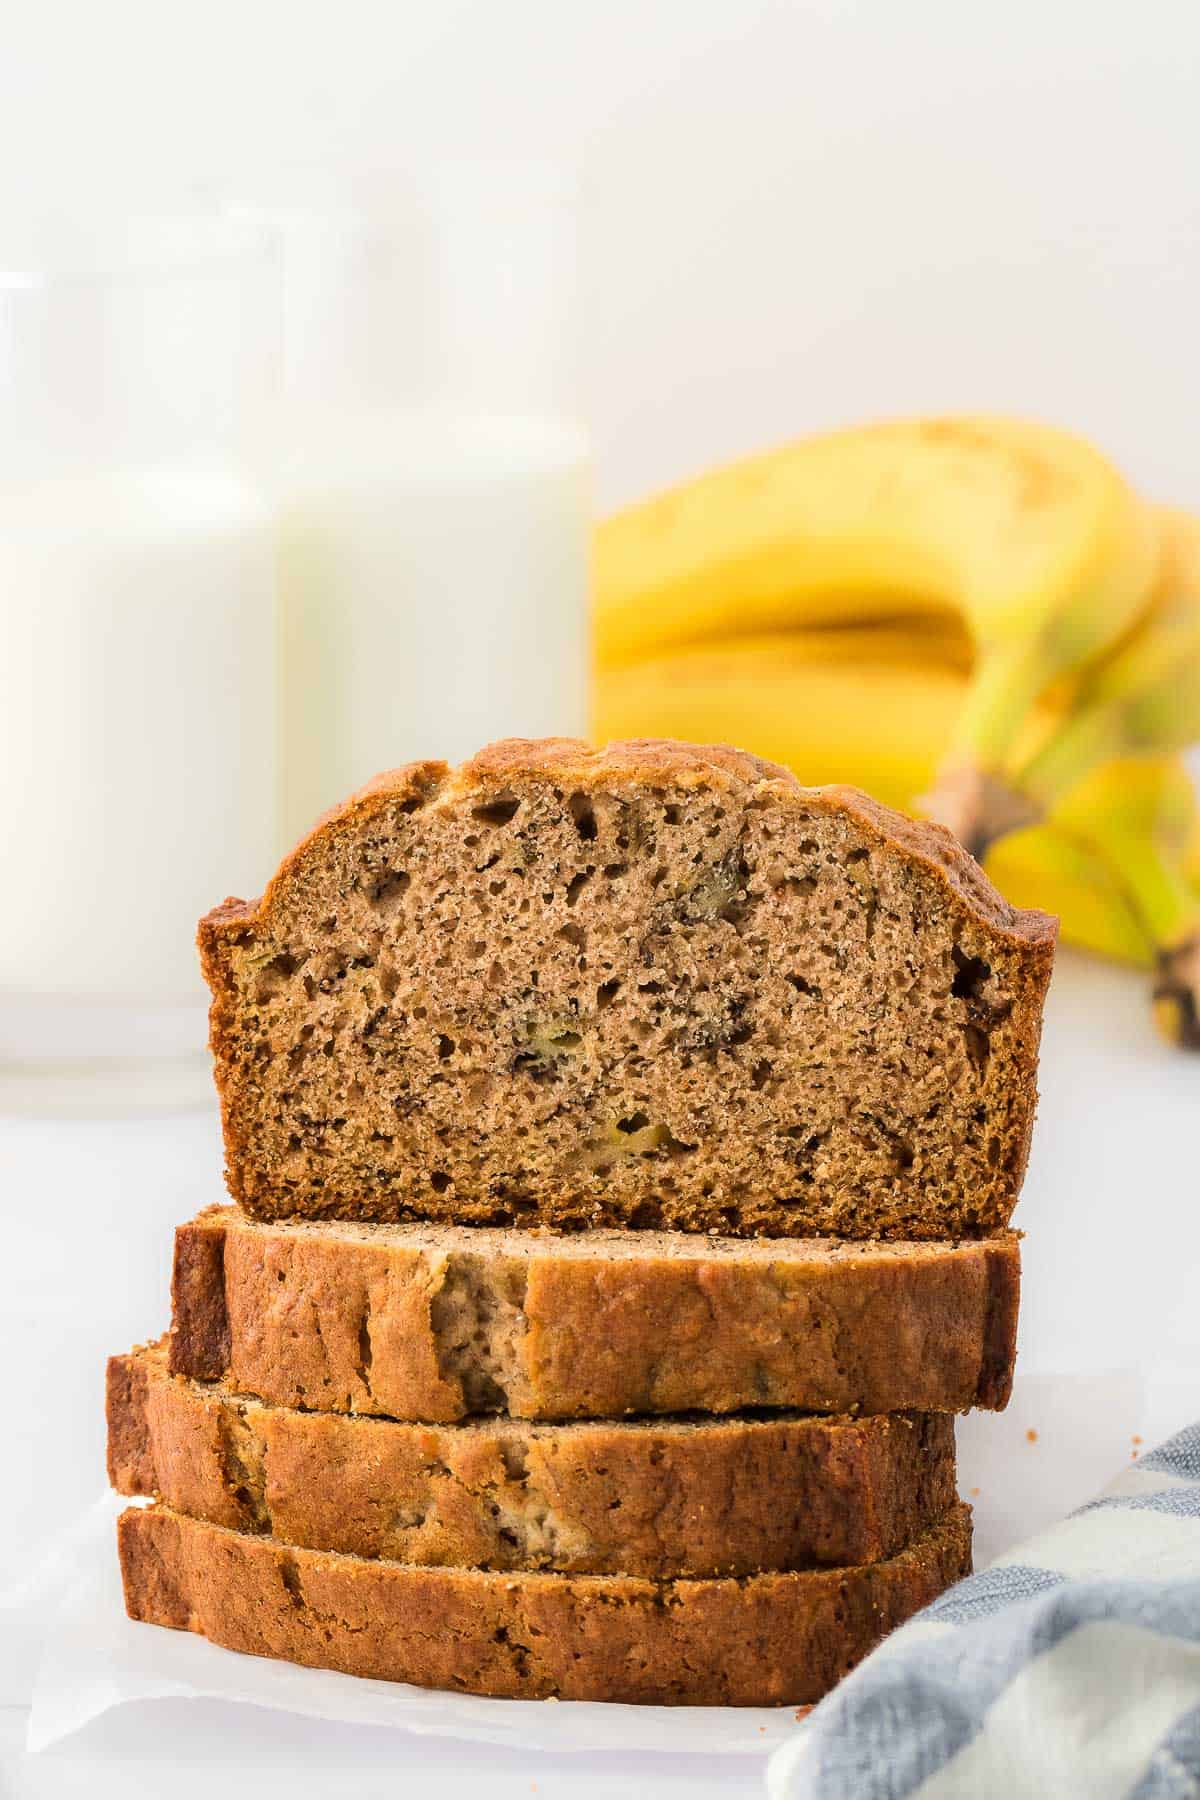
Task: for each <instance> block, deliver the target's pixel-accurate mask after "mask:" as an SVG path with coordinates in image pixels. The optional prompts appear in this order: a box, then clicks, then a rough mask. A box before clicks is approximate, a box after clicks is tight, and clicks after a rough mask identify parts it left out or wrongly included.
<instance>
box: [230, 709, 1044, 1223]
mask: <svg viewBox="0 0 1200 1800" xmlns="http://www.w3.org/2000/svg"><path fill="white" fill-rule="evenodd" d="M1053 938H1054V923H1053V921H1052V920H1050V919H1048V918H1046V917H1045V916H1044V915H1042V914H1039V913H1029V912H1018V911H1016V910H1015V909H1013V908H1012V907H1010V906H1008V905H1007V903H1006V902H1005V901H1003V900H1002V899H1001V897H1000V896H999V895H998V894H997V893H996V892H995V890H994V889H993V888H992V887H991V886H990V884H989V883H988V882H987V880H986V878H985V877H984V876H983V875H982V873H981V872H980V871H979V869H978V868H977V866H976V865H975V863H974V862H972V860H971V859H970V858H969V857H968V856H967V855H966V853H965V852H964V851H963V850H961V848H960V847H959V846H958V845H957V844H956V843H955V841H954V840H953V839H952V838H950V837H949V836H948V834H946V833H944V832H942V831H941V830H940V829H939V828H937V827H933V826H926V825H918V824H915V823H914V822H913V821H911V820H909V819H906V818H904V817H902V816H901V815H899V814H897V813H893V812H890V811H888V810H887V809H885V808H883V807H880V806H877V805H875V804H874V803H873V802H871V801H869V800H868V799H866V798H865V796H863V795H860V794H858V793H856V792H854V791H853V790H850V789H839V788H824V789H805V788H803V787H801V786H800V785H799V784H798V783H797V782H796V781H795V779H794V778H793V777H792V776H791V775H789V774H788V773H787V772H786V771H785V770H783V769H780V768H778V767H776V766H774V765H771V764H766V763H762V762H759V761H757V760H756V759H754V758H752V757H749V756H746V755H743V754H741V753H739V752H736V751H731V750H726V749H722V748H712V747H709V748H705V747H698V746H693V745H681V744H676V743H670V742H650V741H645V742H636V743H629V744H614V745H610V746H609V747H608V748H607V749H606V750H603V751H593V750H589V749H588V747H587V746H586V745H584V744H582V743H578V742H575V741H573V740H547V741H539V742H533V741H529V742H527V741H524V740H511V741H508V742H505V743H500V744H495V745H493V746H491V748H490V749H488V750H486V751H484V752H482V753H481V754H480V755H479V756H477V757H476V758H474V759H473V760H472V761H471V762H469V763H466V764H464V765H463V766H462V767H461V768H459V769H457V770H455V771H449V770H447V769H446V767H445V766H444V765H443V764H439V763H421V764H416V765H411V766H409V767H407V768H405V769H401V770H398V771H396V772H394V773H393V774H390V775H387V776H383V777H380V778H379V779H378V780H377V781H375V782H374V783H372V784H371V785H370V786H369V787H368V788H366V789H364V790H363V791H362V792H361V793H360V794H358V795H356V796H355V797H354V798H353V799H351V800H350V801H349V802H347V804H346V805H344V806H343V807H341V808H339V809H338V810H337V811H335V812H334V813H332V814H330V815H328V816H327V817H326V819H324V820H323V821H322V822H321V823H320V824H319V825H318V826H317V827H316V828H315V829H314V831H313V832H312V833H310V835H309V836H308V837H307V838H306V839H305V840H304V841H303V842H302V843H301V844H300V845H299V846H298V848H297V849H296V850H295V851H294V852H293V853H292V854H291V856H289V857H288V859H287V860H286V861H285V862H284V864H283V865H282V867H281V868H280V870H279V872H278V873H277V875H276V876H275V878H274V879H273V881H272V882H271V884H270V886H269V887H268V889H267V891H266V893H265V895H264V896H263V898H262V899H261V900H260V901H258V902H256V903H254V904H249V905H247V904H244V903H241V902H235V901H230V902H226V904H225V905H224V906H223V907H220V908H218V909H217V911H216V912H214V913H212V914H210V915H209V916H208V917H207V918H206V919H205V920H204V921H203V922H202V924H201V928H200V945H201V951H202V957H203V962H204V967H205V972H206V975H207V977H208V980H209V983H210V985H211V987H212V991H213V1007H212V1023H211V1041H212V1048H213V1051H214V1055H215V1060H216V1070H217V1080H218V1085H219V1088H220V1091H221V1096H222V1103H223V1112H224V1124H225V1140H226V1155H227V1169H228V1179H229V1185H230V1188H231V1191H232V1193H233V1195H234V1197H235V1198H236V1199H238V1200H240V1201H241V1202H242V1203H243V1205H244V1206H245V1207H246V1208H247V1209H248V1210H249V1211H250V1212H251V1213H253V1214H255V1215H257V1216H260V1217H276V1216H290V1215H300V1216H307V1217H354V1218H367V1219H384V1220H396V1219H405V1218H415V1217H424V1218H437V1219H447V1220H454V1221H457V1222H460V1223H468V1224H507V1225H526V1226H536V1225H540V1224H548V1225H553V1226H554V1227H555V1228H557V1229H560V1230H577V1229H583V1228H590V1227H596V1226H603V1225H613V1226H621V1227H628V1226H634V1227H678V1228H681V1229H685V1230H693V1231H695V1230H699V1231H710V1230H712V1231H718V1232H721V1233H723V1234H728V1235H755V1234H766V1235H785V1236H786V1235H796V1234H801V1233H810V1232H817V1233H829V1234H837V1235H843V1236H856V1237H873V1236H891V1237H903V1238H910V1239H911V1238H934V1237H946V1236H952V1235H972V1234H979V1233H983V1232H988V1231H992V1230H994V1229H996V1228H997V1227H999V1226H1002V1225H1004V1224H1005V1223H1006V1222H1007V1221H1008V1218H1009V1215H1010V1213H1011V1211H1012V1207H1013V1205H1014V1203H1015V1200H1016V1197H1017V1193H1018V1190H1019V1187H1020V1183H1021V1178H1022V1174H1023V1171H1024V1167H1025V1160H1026V1156H1027V1152H1028V1144H1029V1135H1030V1130H1031V1127H1032V1122H1033V1112H1034V1104H1035V1078H1036V1064H1037V1050H1038V1039H1039V1033H1040V1023H1041V1009H1042V1001H1043V997H1044V993H1045V988H1046V983H1047V980H1048V978H1049V972H1050V964H1051V958H1052V951H1053Z"/></svg>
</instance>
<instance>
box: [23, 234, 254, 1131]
mask: <svg viewBox="0 0 1200 1800" xmlns="http://www.w3.org/2000/svg"><path fill="white" fill-rule="evenodd" d="M126 236H127V238H128V241H126ZM269 267H270V265H269V259H268V258H267V256H266V255H265V254H264V253H263V252H262V251H261V250H260V249H259V248H258V247H257V246H256V245H255V244H254V243H253V242H252V241H251V239H250V236H249V234H248V233H246V232H244V231H243V232H238V233H235V232H234V231H233V230H232V229H231V228H230V227H228V226H223V227H222V228H221V229H220V230H219V231H213V230H200V229H199V228H197V229H196V230H195V231H189V230H184V229H175V230H172V231H170V232H163V231H159V230H155V231H149V230H145V231H142V232H141V233H133V234H126V235H123V236H122V240H121V242H120V245H119V248H118V249H117V250H116V251H114V250H113V246H112V243H111V242H110V243H109V244H107V245H105V246H103V247H102V249H101V251H100V252H99V253H97V252H96V251H95V249H94V247H93V246H82V247H79V248H75V249H74V251H73V253H72V254H70V255H60V256H59V257H57V258H56V259H55V260H53V261H48V260H47V261H41V262H39V261H30V262H27V263H24V264H22V265H21V266H18V267H14V268H11V269H10V270H9V271H8V272H7V273H0V817H3V819H4V822H5V843H6V856H5V871H4V875H5V878H4V881H3V883H0V1106H3V1107H13V1106H16V1107H29V1106H32V1107H34V1108H39V1109H50V1110H53V1109H55V1108H57V1107H59V1106H62V1105H66V1106H68V1107H73V1108H77V1107H81V1108H84V1109H89V1110H90V1109H93V1108H107V1107H110V1106H113V1107H123V1106H126V1105H130V1104H133V1105H141V1104H144V1103H147V1102H149V1103H152V1104H153V1103H158V1104H165V1105H169V1104H174V1103H176V1102H178V1101H186V1100H191V1099H193V1098H196V1097H198V1096H199V1095H202V1094H203V1095H207V1094H208V1092H209V1091H210V1086H211V1084H210V1083H209V1080H208V1076H207V1071H206V1066H205V1065H206V1057H205V1053H204V1049H205V1035H206V1033H205V993H204V990H203V987H202V983H201V980H200V975H199V968H198V964H197V958H196V952H195V947H194V938H195V927H196V921H197V919H198V918H199V916H200V915H201V913H203V912H204V911H206V910H207V909H208V908H209V907H211V906H212V905H214V904H216V903H217V902H218V901H220V900H221V899H222V898H223V897H224V896H225V895H226V894H227V893H229V892H230V891H234V892H236V891H238V890H239V889H241V891H243V892H250V893H253V892H255V891H257V889H258V887H259V886H260V885H261V884H262V882H263V880H264V879H265V877H266V876H267V875H268V873H269V872H270V869H271V867H272V865H273V862H274V859H275V856H276V854H277V850H278V805H279V781H278V747H277V746H278V720H277V665H278V657H277V644H276V628H277V619H276V603H275V601H276V584H275V570H274V546H273V536H272V516H271V512H270V509H269V505H268V503H267V502H266V501H265V500H264V498H263V497H262V493H261V491H260V488H259V486H258V485H257V484H256V483H255V482H253V481H252V480H251V479H250V478H249V477H248V475H247V469H248V467H249V450H250V446H251V444H252V443H253V442H254V441H255V440H254V438H253V429H252V428H253V427H254V426H256V425H257V424H258V422H259V421H260V419H261V413H262V405H263V400H264V396H263V393H262V392H261V391H260V388H261V386H262V384H263V383H264V382H265V381H266V379H267V377H268V374H269V371H270V369H271V367H272V362H271V355H270V333H271V330H272V327H273V323H274V321H273V311H272V306H271V304H270V283H269V279H268V277H269Z"/></svg>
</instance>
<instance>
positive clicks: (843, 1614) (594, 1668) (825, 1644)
mask: <svg viewBox="0 0 1200 1800" xmlns="http://www.w3.org/2000/svg"><path fill="white" fill-rule="evenodd" d="M118 1535H119V1542H120V1552H121V1571H122V1575H123V1577H124V1582H125V1604H126V1607H127V1609H128V1612H129V1615H130V1617H131V1618H134V1619H144V1620H146V1621H148V1622H149V1623H150V1624H153V1625H169V1626H173V1627H175V1628H176V1629H177V1630H181V1631H196V1632H200V1633H201V1634H202V1635H203V1636H204V1637H207V1638H209V1639H211V1641H212V1642H213V1643H214V1644H224V1645H225V1646H226V1647H227V1648H228V1649H230V1650H243V1651H248V1652H249V1653H250V1654H251V1655H254V1656H274V1657H283V1658H286V1659H287V1660H288V1661H290V1662H296V1663H303V1664H307V1665H308V1666H309V1667H313V1668H320V1669H341V1670H344V1671H345V1672H346V1673H347V1674H350V1675H364V1676H371V1677H374V1678H376V1679H381V1680H385V1681H409V1682H415V1683H416V1684H417V1685H418V1686H421V1687H443V1688H456V1689H458V1690H459V1691H462V1692H467V1693H475V1694H496V1695H500V1696H506V1697H512V1698H518V1699H529V1700H534V1699H546V1698H549V1697H551V1696H554V1697H557V1698H560V1699H563V1700H618V1701H634V1702H637V1701H642V1702H657V1703H659V1704H666V1705H693V1706H774V1705H785V1704H787V1705H802V1704H804V1703H806V1702H809V1701H814V1700H818V1699H820V1697H821V1695H822V1694H824V1693H825V1692H826V1691H827V1690H828V1689H829V1688H830V1687H832V1686H833V1684H834V1683H835V1682H836V1681H838V1680H839V1679H840V1678H841V1677H842V1676H843V1675H845V1674H846V1673H847V1672H848V1671H849V1670H850V1669H851V1668H853V1666H854V1664H855V1663H856V1662H858V1661H859V1660H860V1659H861V1658H862V1657H863V1656H865V1655H866V1653H867V1651H868V1650H871V1649H872V1648H873V1647H874V1646H875V1645H876V1644H877V1643H878V1642H879V1640H880V1639H881V1638H882V1637H884V1636H886V1634H887V1633H888V1632H889V1631H890V1630H892V1629H893V1627H894V1626H896V1625H899V1624H900V1623H901V1622H902V1621H903V1620H904V1619H906V1618H908V1617H909V1616H910V1614H912V1613H914V1612H916V1611H917V1610H918V1609H919V1608H920V1607H922V1606H925V1605H927V1604H928V1602H929V1601H931V1600H933V1599H934V1598H936V1596H937V1595H938V1594H940V1593H941V1592H942V1591H943V1589H945V1588H946V1587H948V1586H949V1585H950V1583H951V1582H953V1581H957V1580H958V1579H959V1577H960V1576H962V1575H965V1574H966V1573H967V1572H968V1571H969V1569H970V1563H971V1527H970V1513H969V1511H968V1509H967V1508H966V1507H964V1506H955V1507H952V1508H951V1509H950V1511H948V1512H947V1513H946V1514H945V1515H944V1516H943V1517H942V1518H941V1519H940V1520H939V1521H938V1522H937V1523H935V1524H934V1525H933V1526H931V1527H930V1528H929V1529H928V1530H927V1531H925V1532H923V1533H922V1535H921V1536H920V1537H918V1538H917V1539H916V1540H915V1542H914V1543H913V1544H911V1545H910V1546H909V1547H908V1548H907V1549H905V1550H902V1551H901V1552H900V1553H899V1555H897V1556H895V1557H893V1558H891V1559H890V1560H889V1561H887V1562H878V1563H869V1564H867V1565H866V1566H865V1567H863V1568H855V1569H815V1570H805V1571H802V1572H799V1573H796V1572H791V1573H782V1574H763V1575H749V1576H744V1577H741V1578H737V1579H719V1580H715V1581H666V1582H654V1581H641V1580H638V1579H636V1578H635V1577H632V1576H622V1575H609V1576H602V1575H545V1574H528V1573H526V1574H511V1573H510V1574H498V1573H494V1572H490V1571H486V1570H478V1569H472V1570H464V1569H425V1568H414V1567H412V1566H411V1565H409V1564H405V1563H397V1562H366V1561H364V1560H362V1559H361V1558H359V1557H353V1556H339V1555H336V1554H333V1553H332V1552H330V1551H325V1550H299V1549H292V1548H289V1547H287V1546H285V1545H282V1544H276V1543H274V1542H273V1541H272V1540H271V1539H270V1538H265V1537H253V1536H248V1535H246V1534H244V1533H240V1532H234V1531H228V1530H226V1529H225V1528H224V1527H222V1526H220V1525H210V1524H208V1523H206V1522H203V1521H200V1520H196V1519H188V1518H185V1517H183V1516H182V1515H181V1514H179V1513H174V1512H170V1511H168V1510H167V1509H165V1508H163V1507H159V1506H151V1507H130V1508H129V1510H128V1511H127V1512H125V1513H123V1514H122V1515H121V1519H120V1522H119V1526H118Z"/></svg>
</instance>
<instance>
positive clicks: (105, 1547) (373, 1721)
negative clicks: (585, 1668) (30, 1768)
mask: <svg viewBox="0 0 1200 1800" xmlns="http://www.w3.org/2000/svg"><path fill="white" fill-rule="evenodd" d="M127 1504H128V1502H125V1501H119V1500H117V1499H116V1498H115V1497H107V1496H106V1498H105V1500H104V1501H103V1502H102V1503H100V1504H99V1505H97V1506H96V1507H95V1508H93V1510H92V1512H91V1513H90V1514H89V1515H88V1519H87V1521H86V1526H85V1528H83V1529H82V1530H81V1531H80V1532H79V1533H77V1534H76V1537H75V1540H74V1543H73V1545H72V1546H71V1550H70V1554H69V1555H68V1556H65V1557H64V1559H63V1561H62V1563H60V1565H59V1568H58V1570H57V1579H58V1584H59V1601H58V1607H57V1613H56V1616H55V1617H54V1619H53V1622H52V1625H51V1628H50V1630H49V1632H48V1634H47V1637H46V1642H45V1645H44V1648H43V1651H42V1657H41V1665H40V1668H39V1669H38V1671H37V1676H36V1680H35V1683H34V1687H33V1695H32V1702H33V1704H32V1710H31V1713H30V1718H29V1734H28V1739H27V1744H28V1748H29V1749H30V1750H44V1749H46V1748H47V1746H48V1745H50V1744H54V1743H57V1742H58V1741H59V1739H61V1738H64V1737H67V1736H69V1735H70V1733H71V1732H73V1731H78V1730H79V1729H80V1728H81V1727H82V1726H84V1725H86V1724H87V1723H88V1722H89V1720H91V1719H95V1718H97V1717H98V1716H99V1715H100V1714H101V1713H103V1712H107V1711H108V1709H109V1708H110V1707H113V1706H120V1705H121V1704H122V1703H123V1702H125V1701H130V1700H154V1699H160V1700H161V1699H210V1700H235V1701H242V1702H245V1703H248V1704H250V1705H254V1706H269V1707H276V1708H278V1709H280V1710H282V1711H284V1712H292V1713H304V1714H307V1715H308V1716H309V1717H311V1718H316V1719H336V1720H339V1721H341V1722H343V1723H346V1724H362V1725H392V1726H399V1727H401V1728H402V1729H403V1730H405V1731H416V1732H422V1733H426V1734H432V1735H434V1736H439V1737H454V1738H463V1739H467V1740H470V1741H473V1742H476V1743H485V1744H505V1745H509V1746H510V1747H515V1748H520V1749H528V1750H560V1751H561V1750H581V1751H587V1750H644V1751H657V1752H658V1753H659V1754H661V1753H663V1752H664V1751H667V1752H669V1751H673V1750H676V1751H680V1752H687V1753H691V1754H695V1753H696V1752H697V1751H701V1752H704V1751H709V1752H712V1753H719V1754H721V1755H723V1756H730V1755H738V1754H741V1755H749V1756H761V1755H763V1754H765V1753H766V1752H767V1751H768V1750H771V1749H774V1748H775V1746H776V1745H777V1744H778V1743H779V1742H780V1741H781V1739H782V1738H783V1737H785V1736H786V1735H787V1734H788V1733H789V1732H790V1731H793V1730H795V1727H796V1710H795V1708H794V1707H790V1706H787V1707H779V1708H761V1709H760V1708H745V1707H716V1706H713V1707H694V1706H689V1707H671V1706H601V1705H597V1704H590V1703H584V1702H581V1701H566V1700H562V1701H555V1700H486V1699H481V1698H478V1697H476V1696H473V1695H467V1694H441V1693H432V1692H430V1691H429V1690H428V1689H425V1688H415V1687H407V1686H404V1685H403V1684H402V1683H399V1682H389V1681H362V1680H360V1679H359V1678H358V1677H357V1676H353V1675H335V1674H333V1673H331V1672H329V1671H327V1670H324V1669H301V1668H296V1667H294V1666H293V1665H292V1664H291V1663H281V1662H270V1661H268V1660H266V1659H265V1658H263V1657H257V1656H242V1655H239V1654H237V1653H236V1652H234V1651H231V1650H222V1649H219V1648H218V1647H217V1646H216V1645H214V1644H209V1643H206V1642H205V1641H204V1639H203V1638H199V1637H195V1636H193V1635H192V1634H191V1633H190V1632H186V1631H163V1630H161V1629H159V1628H158V1627H156V1626H153V1625H136V1624H134V1623H133V1622H132V1621H131V1620H130V1619H128V1618H126V1616H125V1607H124V1604H123V1602H122V1598H121V1579H120V1574H119V1571H118V1568H117V1554H116V1541H115V1521H116V1518H117V1514H118V1513H119V1512H120V1511H121V1509H122V1507H123V1506H124V1505H127Z"/></svg>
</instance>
